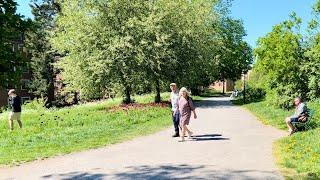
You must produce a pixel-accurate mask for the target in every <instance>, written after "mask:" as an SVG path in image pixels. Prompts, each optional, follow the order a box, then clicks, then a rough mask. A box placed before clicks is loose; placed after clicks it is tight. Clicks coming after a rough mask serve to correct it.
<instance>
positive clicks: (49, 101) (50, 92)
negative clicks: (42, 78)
mask: <svg viewBox="0 0 320 180" xmlns="http://www.w3.org/2000/svg"><path fill="white" fill-rule="evenodd" d="M47 95H48V99H47V105H46V106H47V107H52V105H53V104H52V102H53V101H54V100H55V97H54V83H53V79H52V81H51V80H50V82H49V86H48V89H47Z"/></svg>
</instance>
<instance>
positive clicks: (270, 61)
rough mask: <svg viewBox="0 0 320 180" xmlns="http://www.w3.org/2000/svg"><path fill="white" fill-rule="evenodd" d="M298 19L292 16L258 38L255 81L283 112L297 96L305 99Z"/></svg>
mask: <svg viewBox="0 0 320 180" xmlns="http://www.w3.org/2000/svg"><path fill="white" fill-rule="evenodd" d="M300 24H301V19H300V18H298V17H296V15H295V14H292V15H291V19H290V20H287V21H284V22H283V23H280V24H278V25H276V26H274V27H273V30H272V32H270V33H268V34H267V35H266V36H265V37H263V38H260V39H259V41H258V46H257V48H256V49H255V51H254V52H255V56H256V57H257V60H256V63H255V64H254V68H253V70H254V72H255V75H258V76H256V77H255V78H254V81H255V80H258V81H260V82H261V83H262V88H265V89H266V91H267V94H268V99H270V100H272V102H274V105H277V106H279V107H282V108H290V107H291V106H292V104H291V101H292V99H293V98H294V97H296V96H301V97H302V98H306V97H307V93H308V88H307V87H308V86H307V82H308V77H307V74H306V73H304V72H303V71H302V66H303V64H304V62H305V58H304V56H303V48H302V35H301V34H300V33H299V29H300Z"/></svg>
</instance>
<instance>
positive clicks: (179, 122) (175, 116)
mask: <svg viewBox="0 0 320 180" xmlns="http://www.w3.org/2000/svg"><path fill="white" fill-rule="evenodd" d="M170 89H171V95H170V102H171V105H172V120H173V125H174V129H175V134H174V135H173V137H179V135H181V141H182V142H183V141H184V140H185V139H184V138H185V134H186V132H187V133H188V136H189V138H191V136H192V134H193V133H192V131H190V130H189V129H188V127H187V125H189V122H190V117H191V112H193V117H194V119H197V114H196V111H195V107H194V104H193V101H192V98H191V97H190V93H189V92H188V90H187V88H185V87H183V88H181V89H180V91H178V90H177V85H176V84H175V83H171V84H170ZM179 131H181V134H180V132H179Z"/></svg>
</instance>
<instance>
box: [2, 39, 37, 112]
mask: <svg viewBox="0 0 320 180" xmlns="http://www.w3.org/2000/svg"><path fill="white" fill-rule="evenodd" d="M12 48H13V51H14V52H21V53H22V54H23V55H24V56H25V57H26V58H28V53H27V50H26V48H25V47H24V36H23V35H21V36H20V37H19V39H18V40H17V41H16V42H15V43H13V46H12ZM16 68H17V67H14V69H13V71H16ZM21 68H22V69H21V70H22V76H21V79H20V83H18V84H17V85H13V84H8V85H7V86H6V87H0V107H3V106H6V105H8V94H7V93H8V90H9V89H15V90H16V92H17V94H18V95H19V96H20V97H21V99H22V102H25V101H27V100H31V99H32V98H33V96H32V94H30V93H29V90H28V85H29V83H30V81H31V77H32V76H31V72H30V68H29V67H28V66H26V67H21Z"/></svg>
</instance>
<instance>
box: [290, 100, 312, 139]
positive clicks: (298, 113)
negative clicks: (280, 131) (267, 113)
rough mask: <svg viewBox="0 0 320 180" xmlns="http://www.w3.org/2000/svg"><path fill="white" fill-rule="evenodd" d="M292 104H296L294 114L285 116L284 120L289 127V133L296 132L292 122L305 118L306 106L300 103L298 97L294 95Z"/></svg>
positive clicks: (302, 120) (301, 120)
mask: <svg viewBox="0 0 320 180" xmlns="http://www.w3.org/2000/svg"><path fill="white" fill-rule="evenodd" d="M294 105H295V106H296V110H295V113H294V115H292V116H290V117H287V118H286V120H285V122H286V123H287V126H288V129H289V130H288V131H289V135H292V134H293V133H295V132H296V129H295V127H294V126H293V124H292V123H293V122H305V121H306V120H307V115H306V113H307V106H306V105H305V104H304V103H302V101H301V98H300V97H296V98H295V99H294Z"/></svg>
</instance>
